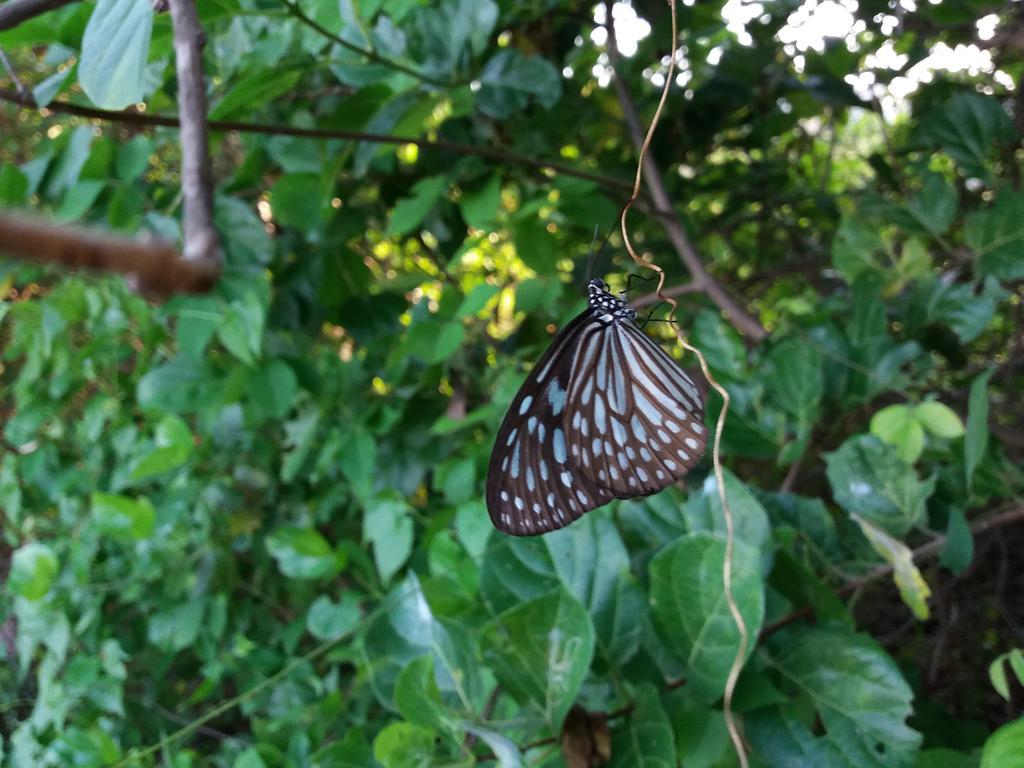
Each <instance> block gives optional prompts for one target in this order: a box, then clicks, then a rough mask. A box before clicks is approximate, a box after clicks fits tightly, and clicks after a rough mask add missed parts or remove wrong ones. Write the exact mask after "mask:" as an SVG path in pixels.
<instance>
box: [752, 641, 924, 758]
mask: <svg viewBox="0 0 1024 768" xmlns="http://www.w3.org/2000/svg"><path fill="white" fill-rule="evenodd" d="M772 663H773V665H774V666H775V667H776V669H778V671H779V672H780V673H781V674H782V676H783V677H784V678H785V679H786V680H787V681H788V682H789V683H790V684H791V685H794V686H795V687H796V688H798V689H799V690H800V691H802V692H803V694H804V695H805V696H807V697H808V698H809V699H810V700H811V702H812V703H813V704H814V707H815V709H816V711H817V714H818V717H819V718H820V719H821V723H822V725H823V726H824V729H825V732H826V738H827V739H828V741H829V742H830V743H831V745H832V746H833V747H834V748H835V750H836V751H837V752H839V753H840V754H841V755H842V756H843V758H844V759H845V761H846V763H848V764H849V765H850V766H884V767H885V768H890V767H891V768H896V767H897V766H905V765H907V764H908V763H909V762H911V761H912V760H913V755H914V754H915V753H916V751H917V748H918V745H919V743H920V741H921V737H920V734H918V733H917V732H915V731H913V730H911V729H910V728H909V727H907V725H906V719H907V717H908V716H909V715H910V713H911V701H912V699H913V692H912V691H911V689H910V686H909V685H907V683H906V681H904V679H903V677H902V675H901V674H900V671H899V668H898V667H897V666H896V664H895V662H893V660H892V659H891V658H889V656H888V655H886V653H885V651H883V650H882V649H881V648H880V647H879V646H878V644H877V643H875V641H874V640H872V639H870V638H868V637H867V636H865V635H860V634H854V633H852V632H850V631H848V630H845V629H841V628H837V627H830V628H825V627H817V628H813V627H812V628H806V629H801V630H800V631H799V632H791V633H790V632H787V633H780V634H779V635H778V636H776V638H774V640H773V643H772ZM844 768H845V764H844Z"/></svg>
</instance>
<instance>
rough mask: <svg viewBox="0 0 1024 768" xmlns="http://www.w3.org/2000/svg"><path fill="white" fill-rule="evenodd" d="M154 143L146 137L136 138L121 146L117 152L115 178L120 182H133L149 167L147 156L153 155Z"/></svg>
mask: <svg viewBox="0 0 1024 768" xmlns="http://www.w3.org/2000/svg"><path fill="white" fill-rule="evenodd" d="M154 147H155V142H154V141H153V139H151V138H149V137H148V136H136V137H135V138H133V139H132V140H131V141H129V142H127V143H125V144H122V145H121V146H120V147H119V148H118V150H117V165H116V171H117V178H118V179H120V180H121V181H135V180H136V179H137V178H138V177H139V176H141V175H142V173H143V172H144V171H145V170H146V169H147V168H148V167H149V156H150V155H152V154H153V149H154Z"/></svg>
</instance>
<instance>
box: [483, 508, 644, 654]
mask: <svg viewBox="0 0 1024 768" xmlns="http://www.w3.org/2000/svg"><path fill="white" fill-rule="evenodd" d="M480 581H481V585H480V586H481V595H482V597H483V599H484V600H485V602H487V603H488V604H489V605H490V607H491V610H493V611H494V612H501V611H504V610H507V609H509V608H512V607H514V606H516V605H518V604H520V603H522V602H524V601H526V600H530V599H532V598H536V597H538V596H540V595H543V594H546V593H548V592H550V591H551V590H552V589H554V588H555V587H557V586H558V585H559V584H561V585H563V587H564V588H565V589H567V590H569V591H570V592H571V593H572V594H573V595H574V596H575V597H576V599H577V600H579V601H580V602H581V603H583V604H584V605H585V606H586V607H587V610H588V612H589V613H590V617H591V619H592V620H593V623H594V629H595V631H596V637H597V653H598V655H599V656H602V657H604V658H605V659H607V660H608V661H610V662H612V663H614V664H624V663H625V662H626V661H628V660H629V659H630V658H631V657H632V656H633V655H634V654H635V653H636V650H637V648H638V646H639V642H640V636H641V630H642V624H643V617H644V615H645V614H646V606H645V604H644V603H645V600H644V595H643V591H642V589H641V588H640V586H639V584H638V583H637V581H636V579H635V578H634V577H633V576H632V574H631V573H630V566H629V557H628V554H627V552H626V548H625V545H624V544H623V542H622V539H621V538H620V536H619V533H618V531H617V530H616V529H615V526H614V525H613V524H612V522H611V520H610V519H609V518H608V517H607V516H606V515H604V514H602V513H601V512H594V513H591V514H589V515H587V516H586V517H584V518H583V519H582V520H580V521H578V522H577V523H575V524H573V525H571V526H569V527H567V528H563V529H561V530H559V531H555V532H553V533H550V534H547V535H545V536H542V537H537V538H532V537H531V538H514V537H508V536H501V535H500V534H497V533H493V534H492V536H491V539H490V546H489V547H488V549H487V556H486V558H485V559H484V562H483V565H482V568H481V575H480Z"/></svg>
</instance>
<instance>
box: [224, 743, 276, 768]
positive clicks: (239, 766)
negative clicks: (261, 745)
mask: <svg viewBox="0 0 1024 768" xmlns="http://www.w3.org/2000/svg"><path fill="white" fill-rule="evenodd" d="M231 768H267V764H266V763H265V762H263V758H262V757H260V753H259V751H258V750H257V749H256V747H249V748H248V749H246V750H244V751H243V752H241V753H239V755H238V757H236V758H235V762H234V763H232V764H231Z"/></svg>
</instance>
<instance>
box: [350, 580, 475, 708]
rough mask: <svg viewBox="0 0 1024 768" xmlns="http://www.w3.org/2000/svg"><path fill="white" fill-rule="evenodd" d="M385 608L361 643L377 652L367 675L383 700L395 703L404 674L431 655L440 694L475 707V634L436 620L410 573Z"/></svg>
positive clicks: (385, 603) (464, 706) (454, 624)
mask: <svg viewBox="0 0 1024 768" xmlns="http://www.w3.org/2000/svg"><path fill="white" fill-rule="evenodd" d="M381 605H382V606H385V610H383V611H378V612H377V614H376V616H375V618H374V619H372V620H370V621H369V625H368V627H367V629H366V633H365V636H364V639H363V642H362V645H363V646H364V648H365V649H370V651H372V657H373V662H374V663H373V665H372V667H370V668H369V669H368V670H367V673H368V675H369V677H370V680H371V684H372V685H373V687H374V691H375V693H377V695H378V698H380V700H381V702H382V703H384V704H386V705H387V706H389V707H390V706H391V705H392V702H390V701H389V700H388V695H389V691H390V690H391V689H392V688H393V686H394V683H395V681H396V678H397V676H398V675H399V673H400V672H401V670H402V669H403V668H404V667H405V665H406V664H408V663H409V662H410V661H412V660H413V659H416V658H419V657H420V656H423V655H424V654H425V653H429V654H430V655H431V656H432V657H433V659H434V675H435V680H436V682H437V687H438V689H439V690H440V691H441V695H442V696H443V697H446V700H447V699H448V698H455V699H456V700H457V701H458V702H459V704H460V705H461V706H462V708H463V709H467V710H468V709H470V708H472V707H473V704H472V702H473V701H476V700H477V697H478V696H480V695H481V688H482V681H481V676H480V670H481V666H480V661H479V656H478V653H477V649H476V645H475V639H476V634H475V633H474V634H471V633H470V632H469V631H468V630H466V628H465V627H463V626H462V625H460V624H458V623H457V622H454V621H451V620H448V619H439V618H436V617H435V616H434V613H433V611H432V609H431V607H430V604H429V603H428V602H427V599H426V596H425V595H424V594H423V589H422V588H421V586H420V581H419V579H418V578H416V574H415V573H413V572H411V571H410V572H409V573H408V574H407V575H406V577H405V580H404V581H402V582H401V583H400V584H397V585H396V586H395V587H393V588H392V590H391V592H390V593H389V594H388V596H387V598H386V599H385V600H384V601H382V603H381Z"/></svg>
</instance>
